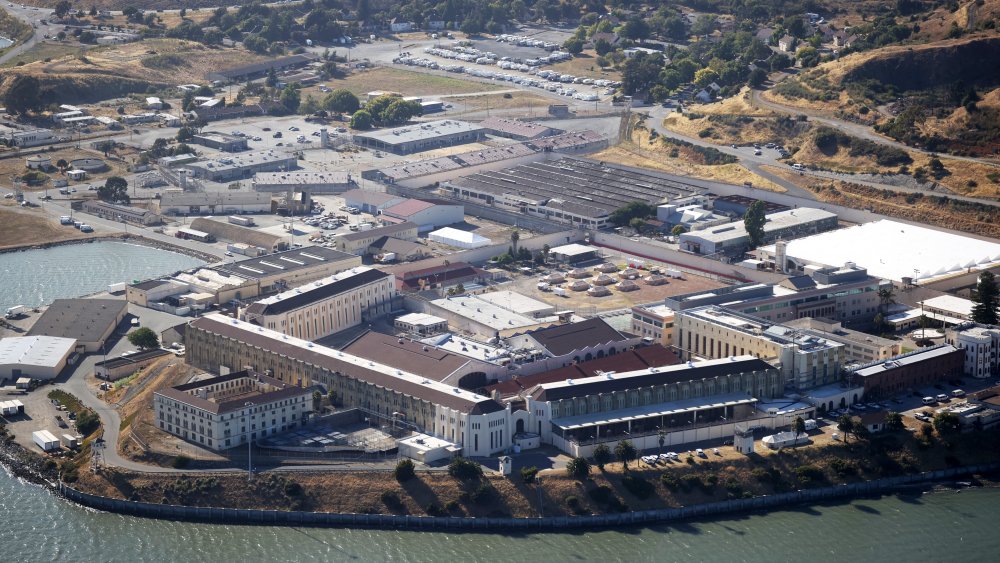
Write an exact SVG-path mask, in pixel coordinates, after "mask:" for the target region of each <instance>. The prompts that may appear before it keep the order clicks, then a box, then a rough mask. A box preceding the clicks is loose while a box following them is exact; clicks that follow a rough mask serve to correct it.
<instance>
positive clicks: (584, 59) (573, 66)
mask: <svg viewBox="0 0 1000 563" xmlns="http://www.w3.org/2000/svg"><path fill="white" fill-rule="evenodd" d="M546 68H548V69H549V70H554V71H556V72H558V73H561V74H572V75H573V76H582V77H584V78H603V79H605V80H621V79H622V73H621V71H619V70H616V69H613V68H610V67H609V68H607V69H602V68H601V67H599V66H597V53H595V52H594V51H584V52H583V53H582V54H581V55H579V56H576V57H573V58H572V59H570V60H568V61H563V62H561V63H558V64H554V65H551V66H548V67H546Z"/></svg>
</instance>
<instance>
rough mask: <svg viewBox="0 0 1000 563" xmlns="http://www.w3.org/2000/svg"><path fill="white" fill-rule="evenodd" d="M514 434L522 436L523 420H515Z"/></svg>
mask: <svg viewBox="0 0 1000 563" xmlns="http://www.w3.org/2000/svg"><path fill="white" fill-rule="evenodd" d="M514 433H515V434H524V419H523V418H519V419H517V424H516V425H515V426H514Z"/></svg>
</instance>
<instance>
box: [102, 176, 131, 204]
mask: <svg viewBox="0 0 1000 563" xmlns="http://www.w3.org/2000/svg"><path fill="white" fill-rule="evenodd" d="M97 197H98V199H101V200H103V201H110V202H112V203H114V202H121V203H128V202H129V197H128V182H126V181H125V178H122V177H121V176H111V177H110V178H108V179H107V180H105V181H104V185H103V186H101V187H99V188H97Z"/></svg>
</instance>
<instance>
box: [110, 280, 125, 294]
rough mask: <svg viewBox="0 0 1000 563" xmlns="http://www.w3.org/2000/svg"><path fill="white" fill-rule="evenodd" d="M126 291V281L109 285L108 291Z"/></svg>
mask: <svg viewBox="0 0 1000 563" xmlns="http://www.w3.org/2000/svg"><path fill="white" fill-rule="evenodd" d="M124 291H125V282H118V283H113V284H111V285H109V286H108V293H122V292H124Z"/></svg>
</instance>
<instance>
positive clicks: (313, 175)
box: [253, 170, 356, 194]
mask: <svg viewBox="0 0 1000 563" xmlns="http://www.w3.org/2000/svg"><path fill="white" fill-rule="evenodd" d="M355 185H356V184H355V182H354V180H353V179H352V178H351V173H350V172H347V171H342V170H334V171H330V172H261V173H259V174H257V175H256V176H254V178H253V189H254V191H258V192H271V193H274V192H287V191H289V190H295V191H304V192H309V193H311V194H332V193H340V192H343V191H344V190H349V189H351V188H352V187H354V186H355Z"/></svg>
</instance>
